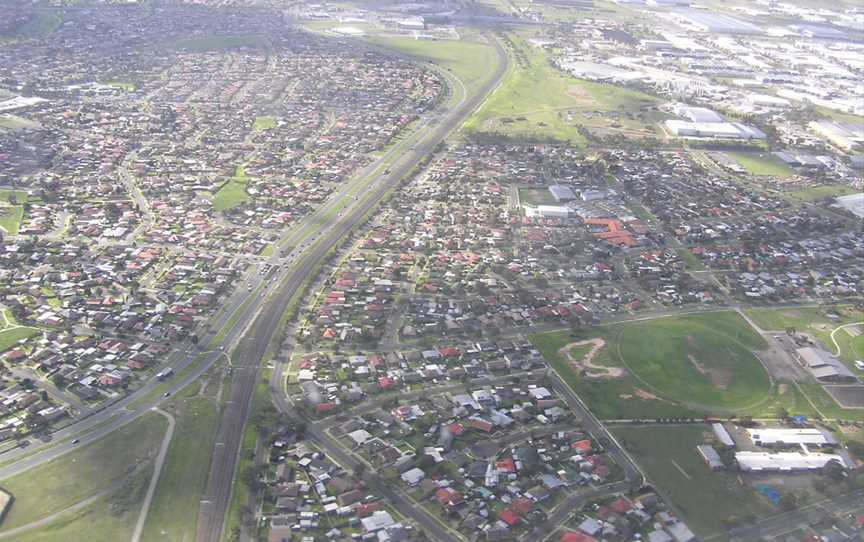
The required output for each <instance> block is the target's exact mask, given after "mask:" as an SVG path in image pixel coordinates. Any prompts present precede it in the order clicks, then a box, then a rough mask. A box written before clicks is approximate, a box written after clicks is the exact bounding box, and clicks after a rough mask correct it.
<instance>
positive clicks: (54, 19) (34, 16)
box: [0, 9, 63, 41]
mask: <svg viewBox="0 0 864 542" xmlns="http://www.w3.org/2000/svg"><path fill="white" fill-rule="evenodd" d="M28 11H29V13H28V18H27V20H26V21H25V22H24V23H23V24H20V25H17V26H14V27H13V28H14V31H12V32H10V33H8V34H0V41H3V40H5V39H8V40H15V39H18V38H40V37H42V36H46V35H48V34H50V33H51V32H53V31H54V30H56V29H57V27H58V26H60V24H61V23H62V22H63V15H62V13H61V12H59V11H54V10H52V9H28Z"/></svg>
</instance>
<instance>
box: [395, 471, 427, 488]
mask: <svg viewBox="0 0 864 542" xmlns="http://www.w3.org/2000/svg"><path fill="white" fill-rule="evenodd" d="M425 477H426V473H425V472H423V471H422V470H421V469H418V468H417V467H414V468H413V469H411V470H406V471H405V472H403V473H402V475H401V478H402V481H403V482H405V483H406V484H408V485H409V486H416V485H417V484H419V483H420V480H422V479H423V478H425Z"/></svg>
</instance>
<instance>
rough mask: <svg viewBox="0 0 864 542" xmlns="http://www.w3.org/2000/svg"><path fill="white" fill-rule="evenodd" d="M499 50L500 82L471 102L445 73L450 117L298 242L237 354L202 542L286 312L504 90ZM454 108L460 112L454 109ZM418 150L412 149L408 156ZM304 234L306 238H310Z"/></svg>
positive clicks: (434, 526)
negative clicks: (359, 229)
mask: <svg viewBox="0 0 864 542" xmlns="http://www.w3.org/2000/svg"><path fill="white" fill-rule="evenodd" d="M495 46H496V50H497V52H498V55H499V59H500V63H499V66H498V68H497V70H496V72H495V73H494V74H493V76H492V77H490V79H489V80H488V81H487V82H486V83H485V84H484V85H483V87H482V88H481V89H480V90H479V91H478V92H477V93H476V94H475V95H473V96H470V97H469V96H467V95H466V90H465V87H464V85H463V84H462V83H461V81H459V80H458V79H457V78H455V77H454V76H452V75H451V74H449V73H447V72H445V71H441V70H439V72H440V73H441V74H442V75H443V76H444V77H446V78H447V79H448V83H449V88H450V91H451V93H453V96H452V97H451V99H450V100H449V102H451V103H447V104H445V106H447V107H448V109H447V110H446V111H444V112H442V113H440V116H438V115H430V116H428V117H427V118H425V119H423V121H422V122H421V123H420V126H419V127H418V128H416V129H415V131H414V132H413V133H412V135H411V136H409V137H407V138H405V139H404V140H402V141H400V142H399V143H398V144H396V145H394V147H393V148H392V149H390V151H388V153H386V154H385V156H383V157H382V158H381V159H380V160H378V162H376V164H375V165H374V167H371V169H369V170H368V172H366V171H364V172H361V175H360V176H359V181H358V182H360V183H366V186H367V187H368V188H366V189H365V190H364V191H363V192H362V194H361V195H359V196H357V197H356V198H353V197H345V198H342V201H344V202H346V203H342V205H341V208H342V212H339V213H336V214H335V215H334V213H332V212H326V210H325V212H316V213H315V215H314V216H313V219H312V222H311V223H312V224H317V225H316V227H315V228H313V229H309V228H305V229H302V230H301V231H300V234H301V237H302V238H301V239H295V240H294V241H295V242H294V243H293V244H292V246H297V244H298V243H297V242H298V241H299V250H300V251H301V252H300V253H299V254H298V255H296V257H294V258H293V264H291V265H289V266H286V269H284V270H283V273H282V276H280V277H279V282H278V287H277V288H276V291H275V292H274V293H273V294H272V295H270V296H269V297H266V298H265V299H264V300H263V303H262V306H261V310H260V311H259V312H258V314H257V316H256V317H255V319H254V321H253V322H252V324H251V325H250V326H249V328H248V331H247V332H246V333H245V335H244V337H243V339H242V340H240V341H239V343H238V344H237V346H236V348H235V349H234V351H233V352H232V359H233V360H234V365H233V366H234V371H233V373H232V379H233V380H232V385H231V397H230V399H229V400H228V401H227V402H226V404H225V408H224V409H223V411H222V418H221V420H220V425H219V429H218V432H217V437H216V446H215V448H214V454H213V458H212V462H211V465H210V472H209V475H208V480H207V488H206V491H205V494H204V497H203V499H202V503H201V509H200V513H199V518H198V534H197V540H198V541H199V542H218V541H219V540H220V539H221V536H222V532H223V530H224V524H225V518H226V517H227V513H228V506H229V504H230V500H231V491H232V485H233V480H234V474H235V469H236V465H237V459H238V457H237V456H238V451H239V449H240V444H241V441H242V438H243V427H244V424H245V421H246V418H247V415H248V411H249V404H250V401H251V397H252V393H253V391H254V387H255V383H256V378H257V374H258V368H259V367H260V365H261V362H262V360H263V358H264V356H265V354H266V351H267V347H268V345H269V344H270V342H271V340H272V338H273V336H274V334H275V333H276V332H277V331H278V328H279V322H280V320H281V318H282V316H283V314H284V313H285V311H286V309H287V307H288V306H289V304H290V303H291V301H292V300H293V299H295V297H296V298H298V299H299V298H300V296H302V294H303V291H302V289H303V287H304V283H305V282H306V280H307V279H308V278H310V277H312V276H313V274H314V273H316V272H318V271H319V266H320V265H321V264H322V263H323V262H324V260H325V258H326V257H327V255H328V253H329V252H330V251H331V249H333V248H334V247H337V246H339V244H340V243H341V242H342V241H343V240H344V239H346V237H347V236H348V235H349V234H350V233H351V232H352V231H353V229H354V228H355V227H356V226H357V225H359V224H361V223H362V221H363V220H365V219H366V217H367V216H368V214H369V213H370V212H371V211H373V210H374V209H375V208H376V207H377V206H378V205H379V204H380V203H381V201H382V200H383V198H384V197H385V196H386V195H387V194H388V193H389V192H390V191H391V190H392V189H393V188H395V187H397V186H398V185H399V183H400V182H401V181H402V180H403V179H404V178H405V177H406V176H408V175H409V174H410V173H411V172H412V170H413V169H414V168H415V167H416V166H417V165H418V164H419V163H420V162H421V160H423V159H424V158H426V157H427V156H430V155H431V154H432V153H433V152H434V150H435V147H436V146H437V145H438V144H439V143H441V142H442V141H444V139H445V138H446V137H447V136H449V135H450V134H451V133H452V132H453V131H454V130H456V129H457V128H459V127H460V126H461V125H462V123H463V122H464V120H465V119H466V118H467V117H468V116H469V115H470V114H471V113H472V112H473V111H474V110H475V109H476V108H477V107H478V106H479V105H480V103H482V100H483V99H485V97H486V96H487V95H488V94H489V93H490V92H491V91H492V90H493V89H494V88H496V87H497V85H498V84H499V83H500V81H501V80H502V79H503V77H504V74H505V73H506V71H507V67H508V58H507V55H506V53H505V52H504V51H503V49H501V48H500V46H498V45H497V43H496V44H495ZM457 96H458V99H457V98H456V97H457ZM454 101H455V102H456V103H455V104H454V103H452V102H454ZM412 143H413V145H411V146H410V147H409V148H408V149H405V147H406V146H408V145H409V144H412ZM384 166H387V169H385V172H384V174H382V175H377V171H378V170H379V169H381V168H382V167H384ZM364 174H365V176H364ZM331 201H333V200H331ZM325 207H326V206H325ZM319 211H320V209H319ZM315 217H318V219H319V220H316V218H315ZM303 232H307V233H306V234H305V235H303ZM286 244H288V243H286ZM280 374H281V371H280ZM281 406H283V407H286V406H287V405H286V404H285V403H284V402H283V403H282V405H281ZM310 435H313V437H314V439H315V440H316V441H318V442H319V443H323V444H326V449H328V450H331V454H333V455H337V454H342V456H343V457H341V458H340V457H338V455H337V457H334V459H336V460H337V461H340V462H343V465H348V466H350V465H353V462H351V460H350V458H349V457H348V456H347V454H344V453H343V452H342V451H341V449H340V448H339V445H338V443H334V442H331V441H329V437H327V435H326V434H324V432H323V431H316V430H314V429H313V430H312V431H310ZM323 444H322V445H323ZM333 450H335V451H333ZM371 484H372V486H373V489H375V490H376V491H378V492H380V494H381V495H382V496H385V497H386V498H388V500H391V501H392V502H393V505H394V506H395V507H396V508H397V509H398V510H399V511H400V512H401V513H403V514H405V515H407V516H409V517H412V518H413V519H415V521H417V522H418V523H419V524H420V525H421V526H423V527H424V528H425V529H427V530H428V531H429V532H430V533H431V534H433V535H435V536H436V539H439V540H443V541H446V542H450V541H454V542H455V541H456V540H457V538H455V537H454V536H453V535H450V534H449V533H448V532H447V531H445V530H444V529H443V527H441V526H440V524H439V523H438V522H437V521H436V520H434V519H432V518H431V516H429V515H428V514H424V513H420V512H418V510H417V509H416V508H415V507H414V506H413V504H412V503H410V501H408V500H407V499H405V498H403V497H401V496H399V495H398V494H397V493H395V492H394V491H393V490H392V489H391V488H388V487H386V484H380V483H377V482H375V481H372V482H371Z"/></svg>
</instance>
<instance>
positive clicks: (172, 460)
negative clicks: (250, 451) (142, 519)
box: [141, 383, 219, 541]
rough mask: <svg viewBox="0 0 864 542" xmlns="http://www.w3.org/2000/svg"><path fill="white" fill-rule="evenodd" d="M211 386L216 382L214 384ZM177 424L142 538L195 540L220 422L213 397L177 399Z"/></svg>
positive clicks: (174, 412)
mask: <svg viewBox="0 0 864 542" xmlns="http://www.w3.org/2000/svg"><path fill="white" fill-rule="evenodd" d="M211 385H214V384H212V383H211ZM177 401H182V403H180V404H179V406H177V407H174V408H172V409H171V411H172V413H173V414H174V415H175V418H176V419H177V427H176V431H175V432H174V438H173V440H172V441H171V446H170V447H169V448H168V455H167V456H166V459H165V464H164V465H163V467H162V474H161V476H160V477H159V484H158V485H157V486H156V494H155V495H154V496H153V502H152V504H151V506H150V512H149V514H148V516H147V523H146V524H145V526H144V532H143V534H142V537H141V540H143V541H160V540H193V539H194V538H195V529H196V527H197V519H198V513H197V512H198V506H199V503H200V500H201V495H203V494H204V488H205V485H206V483H207V473H208V471H209V466H210V454H211V452H212V451H213V440H214V438H215V436H216V428H217V426H218V423H219V417H218V407H217V405H216V403H215V402H214V401H213V400H212V399H211V398H200V397H196V398H187V399H177Z"/></svg>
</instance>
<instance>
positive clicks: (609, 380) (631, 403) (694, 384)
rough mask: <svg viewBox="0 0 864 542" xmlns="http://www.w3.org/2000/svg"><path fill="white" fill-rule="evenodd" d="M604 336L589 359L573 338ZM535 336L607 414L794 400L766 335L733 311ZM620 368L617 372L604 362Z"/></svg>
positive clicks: (719, 409) (671, 412)
mask: <svg viewBox="0 0 864 542" xmlns="http://www.w3.org/2000/svg"><path fill="white" fill-rule="evenodd" d="M589 339H602V340H603V342H604V346H603V347H602V348H600V349H599V350H597V351H595V353H594V355H593V356H592V358H591V360H588V361H590V365H589V364H588V363H586V362H585V361H586V360H581V362H580V360H577V359H575V358H574V356H578V355H579V352H580V350H571V351H570V352H569V356H568V355H567V354H568V352H565V351H562V348H563V347H565V346H567V345H568V344H571V343H578V342H580V341H586V340H589ZM531 341H532V343H533V344H534V345H535V346H536V347H537V348H538V350H540V352H541V353H542V354H543V356H544V358H545V359H546V360H547V361H549V362H550V363H551V364H552V365H553V367H555V369H556V370H557V371H558V372H559V374H561V376H562V377H563V378H564V379H565V380H566V381H567V382H568V383H569V384H570V385H571V386H572V387H573V388H574V390H575V391H576V392H577V393H578V394H579V395H580V396H581V397H582V398H583V399H584V400H585V401H586V402H587V403H588V405H589V406H590V408H591V409H592V411H593V412H594V413H595V415H597V416H598V417H600V418H603V419H633V418H638V419H645V418H648V419H653V418H663V417H671V416H702V415H704V414H705V413H713V414H717V413H725V412H733V411H734V412H738V411H742V412H743V411H748V412H754V411H759V410H758V409H760V408H762V406H763V405H764V406H767V405H771V404H784V405H789V406H794V405H795V404H796V402H797V398H796V397H795V394H794V392H791V391H789V390H788V389H786V388H784V389H783V390H782V391H783V392H784V394H785V393H786V392H789V393H788V396H787V395H784V394H780V395H777V394H778V393H779V391H780V390H778V389H775V390H773V391H774V395H776V397H775V396H772V389H771V385H770V381H769V378H768V375H767V373H766V372H765V369H764V368H763V367H762V364H761V363H760V362H759V360H758V359H757V358H756V357H755V356H754V354H753V353H752V350H759V349H761V348H764V347H765V343H764V341H763V340H762V337H761V336H759V335H758V334H757V333H756V332H755V331H753V330H752V329H751V328H750V327H749V326H748V325H747V323H746V322H745V321H744V320H743V319H742V318H740V317H739V316H738V315H737V314H735V313H733V312H717V313H710V314H702V315H691V316H682V317H676V318H658V319H655V320H649V321H641V322H630V323H622V324H616V325H612V326H601V327H595V328H589V329H584V330H579V331H576V332H567V331H561V332H555V333H544V334H540V335H535V336H533V337H532V338H531ZM603 366H605V367H610V368H617V369H619V370H617V371H610V370H606V371H603V370H599V369H598V367H603Z"/></svg>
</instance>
